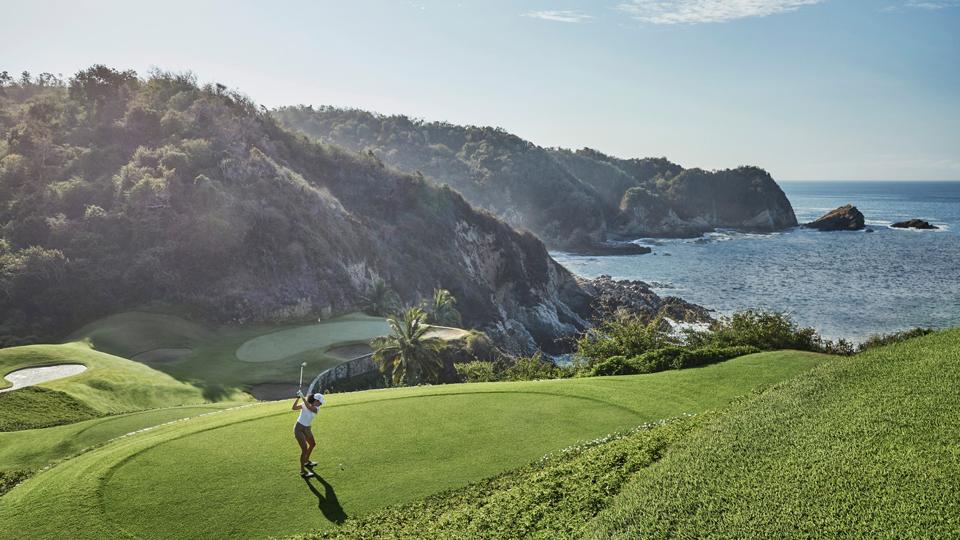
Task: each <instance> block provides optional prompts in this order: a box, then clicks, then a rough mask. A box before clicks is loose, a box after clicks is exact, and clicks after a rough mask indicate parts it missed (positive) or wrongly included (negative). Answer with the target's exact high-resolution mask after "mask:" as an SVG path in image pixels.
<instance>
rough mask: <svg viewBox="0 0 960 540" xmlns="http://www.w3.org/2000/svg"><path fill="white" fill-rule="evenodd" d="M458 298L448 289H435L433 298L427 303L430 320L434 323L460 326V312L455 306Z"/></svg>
mask: <svg viewBox="0 0 960 540" xmlns="http://www.w3.org/2000/svg"><path fill="white" fill-rule="evenodd" d="M456 304H457V299H456V298H455V297H454V296H453V295H452V294H450V291H448V290H446V289H434V290H433V298H431V299H430V302H429V303H426V305H425V308H426V309H425V311H426V312H427V313H428V320H429V322H430V323H432V324H440V325H443V326H460V324H461V322H460V312H459V311H457V308H456V307H454V306H455V305H456Z"/></svg>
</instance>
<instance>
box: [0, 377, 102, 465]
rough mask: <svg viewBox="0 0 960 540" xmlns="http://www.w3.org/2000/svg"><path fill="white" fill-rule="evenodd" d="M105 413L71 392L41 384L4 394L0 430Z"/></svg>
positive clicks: (0, 402)
mask: <svg viewBox="0 0 960 540" xmlns="http://www.w3.org/2000/svg"><path fill="white" fill-rule="evenodd" d="M102 415H103V413H100V412H99V411H97V410H96V409H94V408H93V407H91V406H89V405H87V404H86V403H84V402H82V401H80V400H78V399H76V398H74V397H73V396H71V395H70V394H64V393H63V392H57V391H56V390H50V389H47V388H41V387H39V386H28V387H26V388H20V389H18V390H17V391H15V392H4V393H2V394H0V432H5V431H18V430H22V429H36V428H45V427H51V426H59V425H61V424H70V423H73V422H80V421H83V420H89V419H91V418H96V417H98V416H102ZM0 438H2V433H0ZM2 451H3V447H2V446H0V452H2Z"/></svg>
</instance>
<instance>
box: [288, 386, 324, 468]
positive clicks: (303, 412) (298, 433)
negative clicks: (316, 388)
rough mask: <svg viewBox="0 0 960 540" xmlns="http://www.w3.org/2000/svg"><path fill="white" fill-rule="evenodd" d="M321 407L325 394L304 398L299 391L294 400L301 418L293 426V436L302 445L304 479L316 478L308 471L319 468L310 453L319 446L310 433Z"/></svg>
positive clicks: (301, 460)
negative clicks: (314, 418)
mask: <svg viewBox="0 0 960 540" xmlns="http://www.w3.org/2000/svg"><path fill="white" fill-rule="evenodd" d="M300 400H303V401H302V402H301V401H300ZM321 405H323V394H313V395H312V396H310V397H308V398H304V397H303V392H300V391H299V390H298V391H297V399H295V400H293V410H294V411H300V418H297V423H296V424H295V425H294V426H293V436H294V437H296V438H297V443H298V444H299V445H300V476H302V477H303V478H310V477H312V476H316V475H315V474H313V471H312V470H308V469H312V468H314V467H316V466H317V464H316V463H315V462H313V461H310V453H311V452H313V448H314V447H315V446H317V441H316V440H315V439H314V438H313V432H312V431H310V424H311V423H312V422H313V417H315V416H316V415H317V409H319V408H320V406H321Z"/></svg>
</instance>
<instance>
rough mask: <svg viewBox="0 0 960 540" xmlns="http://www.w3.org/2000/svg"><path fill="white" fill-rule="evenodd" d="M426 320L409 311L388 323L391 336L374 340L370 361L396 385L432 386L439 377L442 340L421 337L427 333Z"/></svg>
mask: <svg viewBox="0 0 960 540" xmlns="http://www.w3.org/2000/svg"><path fill="white" fill-rule="evenodd" d="M425 319H426V313H424V312H423V310H422V309H420V308H415V307H414V308H410V309H408V310H406V311H405V312H403V313H402V314H401V315H399V316H396V317H390V318H388V319H387V324H389V325H390V331H391V333H390V335H388V336H384V337H379V338H376V339H375V340H373V349H374V352H373V361H374V362H376V364H377V366H378V367H379V368H380V372H381V373H383V374H384V375H386V376H388V377H390V380H391V381H392V382H393V384H395V385H401V384H403V383H407V384H410V385H413V384H417V383H419V382H422V381H431V382H432V381H436V380H437V378H438V377H439V375H440V357H439V356H438V354H437V353H438V352H439V351H440V349H441V348H443V340H442V339H440V338H431V337H424V336H425V335H426V333H427V332H428V331H429V330H430V327H429V326H427V325H426V324H425V322H424V320H425Z"/></svg>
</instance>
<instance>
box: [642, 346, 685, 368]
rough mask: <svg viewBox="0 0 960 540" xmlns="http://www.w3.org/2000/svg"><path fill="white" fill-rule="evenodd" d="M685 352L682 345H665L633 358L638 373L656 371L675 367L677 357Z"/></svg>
mask: <svg viewBox="0 0 960 540" xmlns="http://www.w3.org/2000/svg"><path fill="white" fill-rule="evenodd" d="M683 354H684V349H683V348H682V347H664V348H662V349H657V350H655V351H649V352H647V353H644V354H641V355H640V356H637V357H635V358H633V359H632V363H633V365H634V366H635V369H636V373H656V372H658V371H664V370H667V369H670V368H672V367H673V365H674V364H675V363H676V361H677V358H679V357H680V356H681V355H683Z"/></svg>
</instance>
